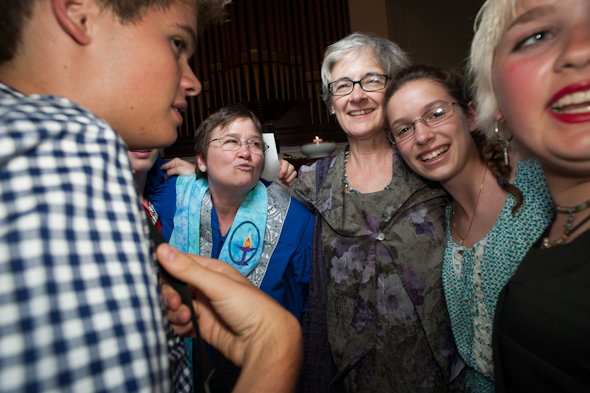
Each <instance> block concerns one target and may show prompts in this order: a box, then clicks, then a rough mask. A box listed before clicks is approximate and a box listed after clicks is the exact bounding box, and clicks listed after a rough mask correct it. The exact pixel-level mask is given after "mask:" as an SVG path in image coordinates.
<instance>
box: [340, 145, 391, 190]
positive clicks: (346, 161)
mask: <svg viewBox="0 0 590 393" xmlns="http://www.w3.org/2000/svg"><path fill="white" fill-rule="evenodd" d="M349 154H350V150H346V152H345V153H344V180H342V182H343V183H344V187H346V188H347V189H348V191H350V192H351V193H352V194H360V192H358V191H357V190H355V189H354V188H352V187H351V186H350V184H348V178H347V177H346V164H348V155H349ZM390 188H391V180H390V181H389V184H388V185H386V186H385V188H384V190H389V189H390Z"/></svg>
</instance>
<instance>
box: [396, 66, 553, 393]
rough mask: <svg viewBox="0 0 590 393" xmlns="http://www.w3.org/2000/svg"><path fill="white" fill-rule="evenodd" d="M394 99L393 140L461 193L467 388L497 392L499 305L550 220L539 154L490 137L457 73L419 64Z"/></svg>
mask: <svg viewBox="0 0 590 393" xmlns="http://www.w3.org/2000/svg"><path fill="white" fill-rule="evenodd" d="M387 97H388V103H387V116H388V121H389V125H390V131H389V138H390V140H391V142H392V143H394V144H395V145H396V146H397V148H398V150H399V151H400V153H401V155H402V157H403V158H404V160H405V161H406V163H407V164H408V165H409V166H410V168H412V169H413V170H414V171H415V172H416V173H418V174H419V175H421V176H422V177H424V178H426V179H429V180H434V181H438V182H439V183H440V184H441V185H442V186H443V187H444V188H445V189H446V190H447V191H448V193H449V194H450V195H451V196H452V198H453V201H452V203H451V204H450V205H448V206H447V209H446V216H447V224H446V230H447V247H446V252H445V257H444V262H443V286H444V290H445V298H446V301H447V306H448V309H449V315H450V317H451V327H452V330H453V335H454V336H455V341H456V343H457V347H458V349H459V353H460V354H461V357H462V358H463V360H464V361H465V363H466V364H467V365H468V368H467V371H466V375H465V384H466V391H475V392H493V391H494V370H493V362H492V356H491V355H492V340H491V338H492V326H493V317H494V312H495V308H496V302H497V299H498V294H499V292H500V290H501V289H502V287H503V286H504V284H505V283H506V282H507V281H508V279H509V278H510V277H511V276H512V275H513V274H514V272H515V271H516V268H517V267H518V265H519V264H520V261H521V260H522V258H523V257H524V255H525V254H526V252H527V250H528V249H529V247H530V246H531V245H532V243H533V242H534V241H535V240H536V239H537V238H538V237H539V236H540V235H541V233H542V232H543V230H544V229H545V228H546V227H547V225H548V224H549V220H550V218H551V213H552V207H551V197H550V195H549V190H548V189H547V184H546V182H545V178H544V176H543V173H542V171H541V168H540V166H539V164H538V163H537V162H536V161H525V160H521V159H519V157H518V156H517V155H516V154H514V153H512V152H508V151H507V147H508V144H507V142H506V141H505V140H501V139H497V140H493V139H491V140H487V139H486V137H485V135H484V134H483V133H481V132H480V131H478V130H477V129H476V127H475V120H476V108H475V105H474V104H473V102H472V101H471V97H470V95H469V92H468V89H467V88H466V86H465V84H464V83H463V81H462V78H460V77H459V76H458V75H455V74H453V73H451V72H447V71H445V70H442V69H439V68H434V67H428V66H411V67H408V68H406V69H403V70H402V71H400V72H399V73H398V74H397V75H396V76H395V77H394V79H393V80H392V83H391V85H390V86H389V90H388V92H387ZM510 162H514V163H516V165H515V166H514V167H512V166H511V165H510Z"/></svg>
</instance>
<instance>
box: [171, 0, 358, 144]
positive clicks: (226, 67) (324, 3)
mask: <svg viewBox="0 0 590 393" xmlns="http://www.w3.org/2000/svg"><path fill="white" fill-rule="evenodd" d="M228 11H229V13H228V16H229V20H228V21H227V22H225V23H223V24H222V25H220V26H216V27H213V28H211V29H209V30H206V31H205V32H204V33H203V34H202V35H201V36H200V37H199V45H198V48H197V51H196V53H195V55H194V57H193V59H192V60H191V64H192V67H193V69H194V71H195V74H196V75H197V77H198V78H199V80H200V81H201V83H202V86H203V91H202V93H201V94H200V95H199V96H198V97H193V98H190V99H189V101H190V102H189V109H188V110H187V111H186V112H185V123H184V124H183V126H182V127H181V128H180V129H179V141H178V142H177V143H176V144H175V145H173V146H172V147H171V148H169V149H167V151H166V155H175V154H176V152H179V151H186V150H187V147H186V146H180V145H183V144H186V143H192V142H187V141H192V138H193V135H194V131H195V129H196V128H197V127H198V126H199V124H200V123H201V122H202V120H204V119H205V118H206V117H207V116H208V115H209V114H210V113H211V112H212V111H214V110H216V109H217V108H220V107H222V106H224V105H227V104H231V103H237V102H240V103H243V104H245V105H246V106H248V107H250V108H253V109H256V110H258V108H263V109H264V108H265V105H266V109H265V111H264V116H263V117H264V118H261V120H262V121H263V122H266V123H267V124H270V123H274V122H275V121H276V120H278V118H276V119H273V118H272V117H273V116H275V117H276V116H278V115H281V113H282V114H284V113H285V110H288V108H289V105H291V106H293V105H300V104H301V102H302V100H307V102H309V121H308V123H309V124H310V125H313V127H312V128H313V129H314V130H315V131H314V132H318V131H317V129H318V127H319V128H320V129H321V125H322V124H325V125H326V126H328V125H329V127H328V128H329V129H330V130H332V129H333V127H334V125H333V124H331V123H334V119H333V117H332V118H331V117H330V116H329V114H328V111H327V108H326V107H325V105H324V104H323V103H322V101H321V98H320V93H321V73H320V67H321V61H322V58H323V54H324V49H325V47H326V46H327V45H329V44H331V43H333V42H335V41H337V40H339V39H341V38H342V37H344V36H345V35H346V34H348V33H349V32H350V28H349V17H348V2H347V0H321V1H320V0H234V2H233V3H232V4H231V5H230V6H229V10H228ZM285 108H287V109H285ZM261 110H262V109H261ZM273 111H274V112H273ZM261 113H262V112H261ZM273 113H274V115H273ZM257 114H258V113H257ZM283 126H284V124H283ZM287 126H288V125H287ZM289 132H297V131H296V128H294V129H293V130H291V131H289ZM287 139H288V140H295V139H297V138H295V137H288V138H287Z"/></svg>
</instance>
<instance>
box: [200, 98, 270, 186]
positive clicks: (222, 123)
mask: <svg viewBox="0 0 590 393" xmlns="http://www.w3.org/2000/svg"><path fill="white" fill-rule="evenodd" d="M238 119H250V120H252V123H254V128H255V129H256V132H258V135H259V136H260V139H263V137H262V125H261V124H260V120H258V117H256V115H255V114H254V113H253V112H252V111H251V110H250V109H248V108H246V107H245V106H243V105H242V104H232V105H227V106H224V107H223V108H221V109H220V110H218V111H217V112H215V113H213V114H212V115H211V116H209V117H208V118H207V119H205V120H204V121H203V122H202V123H201V125H200V126H199V128H197V131H196V132H195V138H194V141H195V155H197V156H201V157H203V160H205V161H206V160H207V149H208V147H209V143H210V141H211V135H212V134H213V133H214V132H215V130H217V128H218V127H219V128H221V130H222V131H225V130H226V129H227V128H228V127H229V126H230V124H232V123H233V122H234V121H236V120H238ZM262 158H263V160H264V156H262ZM195 173H196V174H197V178H199V179H200V178H202V177H206V175H207V174H206V173H205V172H201V170H200V169H199V166H198V165H197V167H196V168H195Z"/></svg>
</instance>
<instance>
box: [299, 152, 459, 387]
mask: <svg viewBox="0 0 590 393" xmlns="http://www.w3.org/2000/svg"><path fill="white" fill-rule="evenodd" d="M393 156H394V162H393V173H394V174H395V176H394V177H393V178H392V187H391V189H390V190H384V191H380V192H376V193H373V194H353V195H351V194H345V193H344V192H343V187H342V179H343V172H344V165H343V157H342V155H341V156H339V157H337V158H336V159H334V160H332V162H331V164H330V170H329V171H328V173H327V174H326V175H325V177H324V178H323V179H324V180H323V181H324V183H323V184H322V185H321V188H320V189H319V190H316V186H317V183H316V181H317V179H316V177H315V176H309V177H305V178H303V177H300V180H301V182H300V183H295V185H294V191H295V193H296V194H297V195H298V196H299V197H301V198H302V199H303V200H304V201H305V202H307V203H308V205H313V206H316V207H318V206H320V207H321V208H322V211H321V212H319V214H320V215H319V222H320V224H321V245H320V247H319V249H320V250H321V252H322V257H323V261H324V262H325V265H323V267H322V269H324V270H322V271H325V273H326V279H327V282H326V287H325V288H326V289H325V290H326V295H327V298H326V299H327V300H326V302H327V304H326V326H327V333H326V337H327V340H328V342H329V345H330V351H331V353H329V354H327V356H328V358H329V359H328V362H330V363H331V362H334V366H335V368H334V371H333V372H332V371H331V370H327V369H326V368H325V367H323V368H322V370H319V371H318V370H315V371H316V372H318V373H319V375H321V377H320V378H321V379H322V380H327V381H331V380H334V381H336V382H335V383H336V386H332V388H334V390H335V391H350V392H355V391H388V392H389V391H412V392H432V391H435V390H436V391H450V390H449V389H448V386H449V381H450V380H451V376H452V377H455V376H456V375H457V373H456V371H457V370H461V367H462V364H461V362H460V361H459V362H454V363H453V360H452V359H453V354H452V352H453V347H454V343H453V342H452V341H450V342H448V341H447V338H448V336H446V334H445V333H444V332H443V331H442V330H443V329H445V328H447V327H449V325H450V322H449V318H448V314H447V313H445V312H444V310H445V299H444V293H443V290H442V279H441V277H442V276H441V269H442V255H443V252H444V246H445V243H444V239H445V234H444V229H443V226H442V222H443V221H444V220H443V219H442V217H443V214H444V208H445V206H446V204H447V203H448V201H447V199H446V196H445V194H444V192H443V191H441V190H437V189H435V188H430V187H429V186H428V184H427V183H425V182H423V180H421V179H419V178H418V177H416V176H415V175H414V174H412V173H410V172H409V171H408V170H407V168H405V167H404V165H405V164H404V163H403V160H397V159H396V158H397V155H396V154H395V152H394V155H393ZM328 206H329V207H328ZM324 208H325V210H323V209H324ZM320 274H321V273H320ZM432 310H437V312H436V313H433V312H432ZM443 334H445V339H444V340H443V339H442V338H441V335H443ZM451 339H452V336H451ZM432 340H435V342H436V343H437V344H440V348H439V347H438V346H437V345H436V344H434V345H432V344H431V343H432V342H433V341H432ZM443 343H444V345H443ZM319 349H320V348H319V347H318V350H319ZM455 351H456V349H455ZM310 353H311V352H310ZM316 354H317V353H316ZM306 364H307V363H306V362H305V361H304V368H305V367H306ZM309 364H312V363H309ZM451 367H453V370H451ZM305 372H306V373H307V374H306V376H309V377H308V378H312V377H311V376H310V375H311V374H310V373H309V371H305ZM324 373H327V374H326V375H324ZM451 374H452V375H451ZM316 375H318V374H316ZM313 378H315V377H313ZM316 380H317V379H316ZM328 390H331V388H325V389H319V390H317V391H318V392H320V391H322V392H323V391H328Z"/></svg>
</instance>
